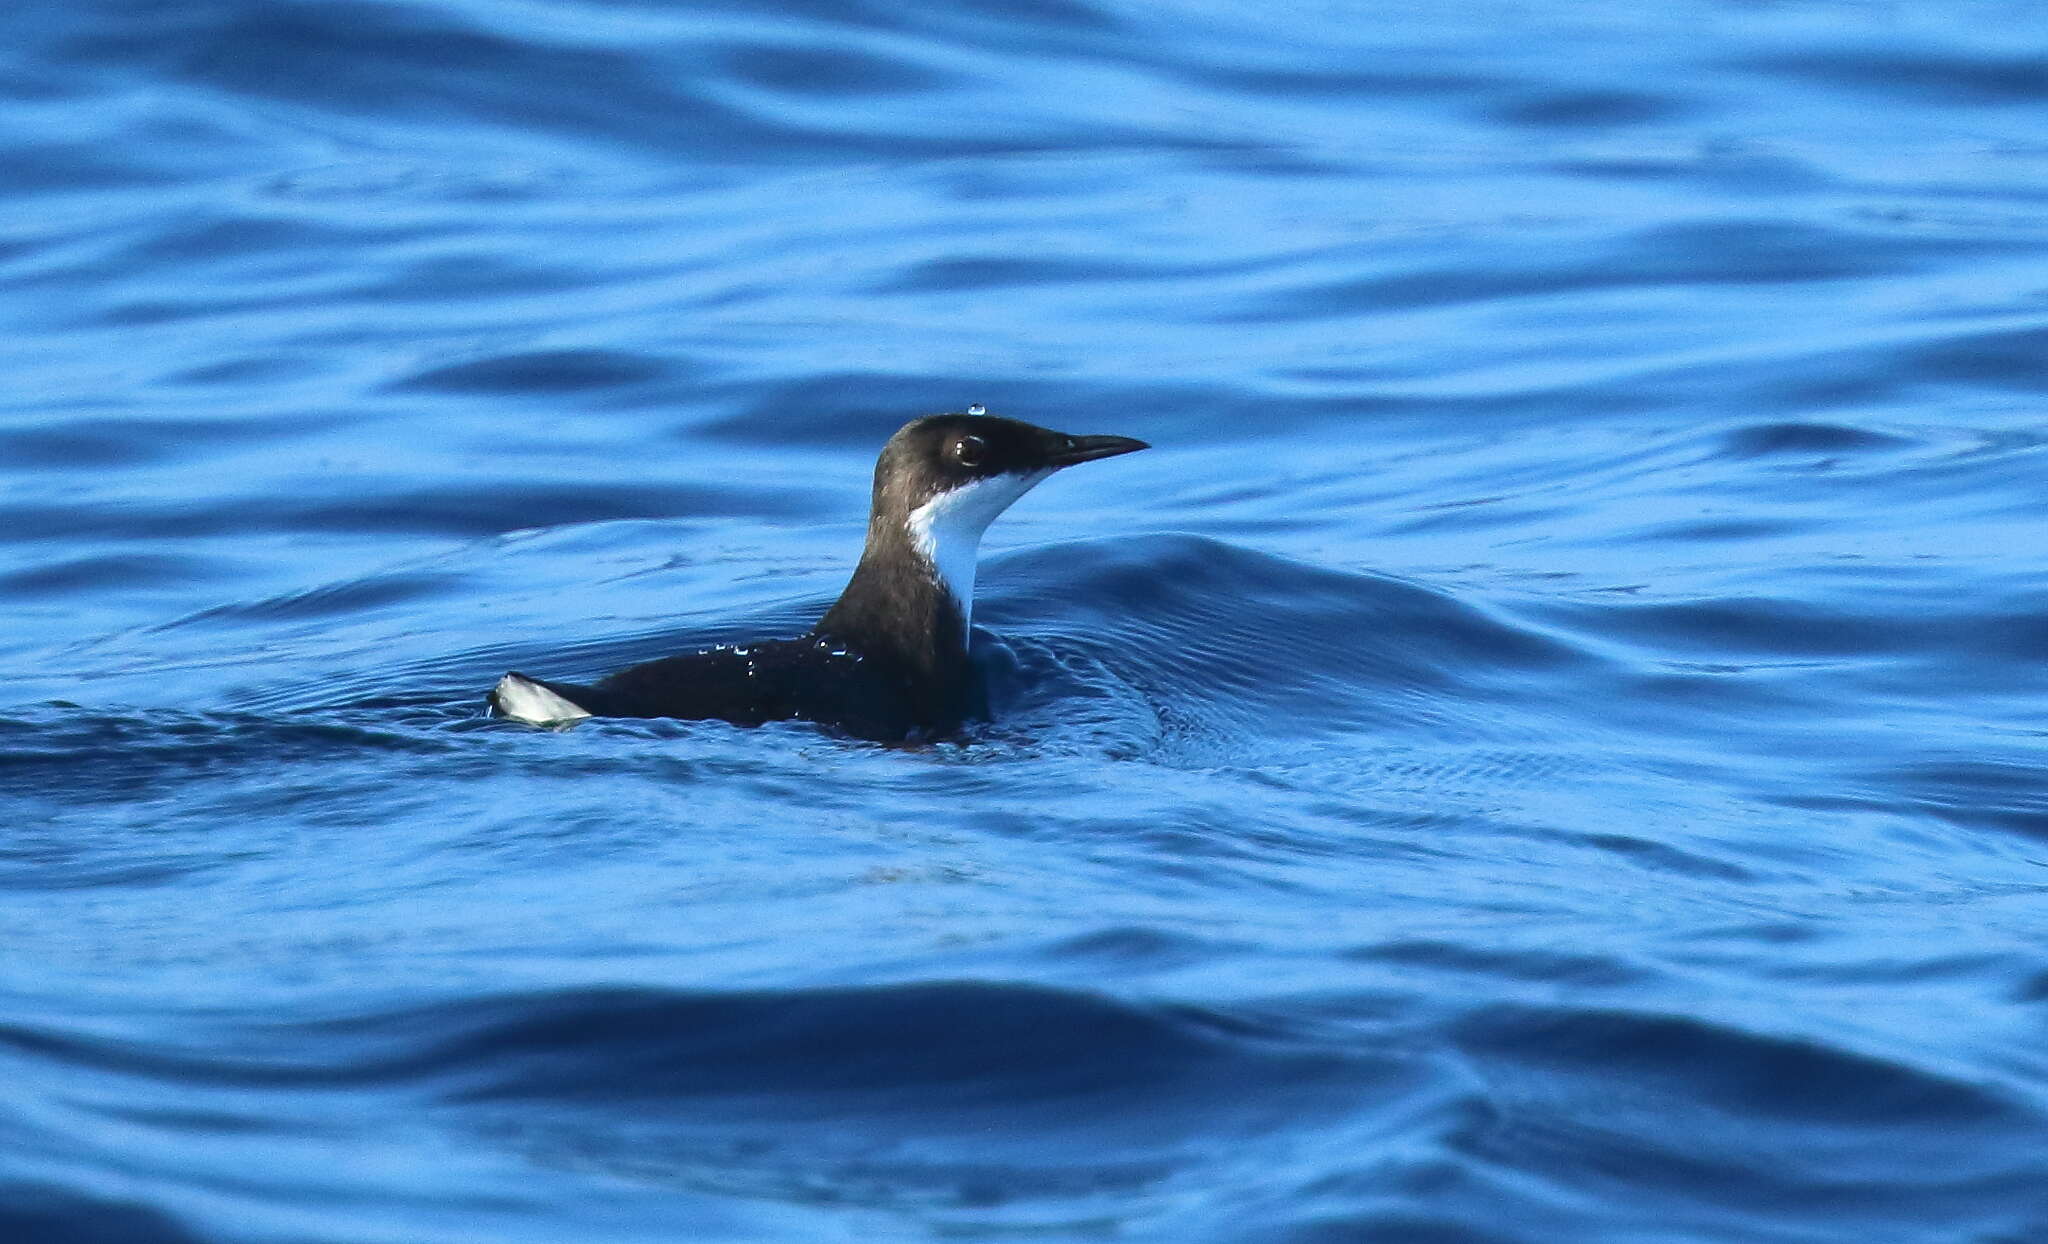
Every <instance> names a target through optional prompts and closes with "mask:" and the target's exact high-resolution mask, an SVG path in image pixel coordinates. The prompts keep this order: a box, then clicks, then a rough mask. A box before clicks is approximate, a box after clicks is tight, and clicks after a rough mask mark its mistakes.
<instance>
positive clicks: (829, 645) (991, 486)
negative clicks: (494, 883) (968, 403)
mask: <svg viewBox="0 0 2048 1244" xmlns="http://www.w3.org/2000/svg"><path fill="white" fill-rule="evenodd" d="M1146 448H1149V446H1147V445H1146V444H1145V442H1143V441H1137V440H1132V439H1131V438H1130V437H1127V436H1067V435H1065V434H1063V433H1059V432H1052V431H1048V430H1047V429H1045V428H1040V427H1034V426H1032V425H1031V424H1028V423H1020V422H1018V421H1017V420H1015V419H1004V418H1000V417H998V416H995V415H991V414H988V413H986V412H985V411H984V410H983V409H982V408H981V407H979V406H972V407H969V408H968V410H967V413H965V414H943V415H929V416H926V417H925V418H922V419H914V420H912V421H911V422H909V423H906V424H904V425H903V427H902V428H901V429H899V430H898V431H897V433H896V435H894V436H892V437H890V438H889V443H888V444H886V445H884V446H883V447H882V455H881V457H880V458H879V459H877V460H876V462H875V493H874V507H873V509H872V510H871V511H870V512H869V515H868V537H867V547H866V548H865V549H864V550H862V552H861V557H860V565H859V566H858V567H857V568H856V569H855V570H854V572H853V579H852V581H851V582H849V583H848V584H847V585H846V590H845V591H844V592H842V593H840V596H839V600H838V602H837V603H836V604H834V605H833V606H832V607H831V608H830V609H828V610H826V611H825V616H824V617H822V618H820V619H818V624H817V625H816V626H815V627H813V628H812V629H811V630H810V632H809V633H808V634H805V635H802V636H799V637H798V638H796V639H777V640H768V641H764V642H761V643H754V644H737V645H731V646H727V647H720V648H711V649H708V650H706V651H703V652H693V653H689V654H687V655H685V656H677V657H667V658H664V659H662V660H659V661H650V662H648V663H647V664H645V665H635V666H633V667H631V668H630V669H624V670H620V671H619V672H618V673H616V674H613V675H611V676H610V677H608V678H606V679H604V680H603V681H601V682H598V683H594V684H592V685H590V686H577V685H574V684H570V683H561V682H551V681H548V680H546V679H541V678H532V677H529V676H527V675H525V674H519V673H512V674H507V675H505V677H504V678H502V679H500V680H499V682H498V685H497V686H496V687H495V688H493V689H492V691H491V695H490V702H491V707H492V708H493V709H494V710H496V711H497V712H498V713H499V714H500V715H502V716H505V717H510V718H514V719H516V720H519V721H524V722H530V723H533V724H535V725H559V724H562V723H566V722H573V721H579V720H581V719H583V718H585V717H682V718H695V719H713V718H715V719H719V720H723V721H730V722H734V723H737V724H739V725H747V726H753V725H760V724H761V723H762V722H768V721H785V720H790V719H801V720H805V721H815V722H819V723H821V724H823V725H827V726H831V727H835V728H837V729H839V730H842V731H844V732H846V733H847V734H850V735H854V736H856V737H859V738H865V739H877V740H883V741H896V740H902V739H913V738H936V737H941V736H943V735H946V734H948V733H951V732H952V731H954V730H956V729H958V728H959V726H960V725H961V724H962V723H963V722H964V721H966V720H967V719H968V718H970V717H971V716H973V715H974V713H975V711H976V707H977V704H978V701H979V699H980V696H979V693H978V689H977V686H976V683H975V677H974V668H973V666H972V665H971V664H969V662H968V659H967V637H968V624H969V622H970V621H971V619H972V618H973V611H974V567H975V558H976V554H977V553H978V552H979V550H980V547H981V534H982V532H984V531H986V530H987V529H988V525H989V524H990V523H991V522H993V521H994V520H995V518H996V516H997V515H999V514H1001V513H1002V512H1003V511H1004V510H1006V509H1008V508H1010V503H1011V502H1013V501H1015V500H1016V499H1017V498H1019V497H1021V496H1023V495H1024V494H1025V493H1027V492H1029V491H1031V489H1032V488H1033V487H1035V486H1036V485H1037V484H1039V483H1040V482H1042V481H1043V480H1044V479H1045V478H1046V477H1047V476H1049V475H1051V474H1052V473H1053V472H1054V471H1057V470H1059V469H1060V468H1062V467H1069V466H1073V465H1074V464H1076V463H1080V462H1093V461H1095V460H1096V459H1098V458H1113V457H1115V456H1116V455H1118V454H1127V453H1131V452H1133V451H1134V450H1139V449H1146Z"/></svg>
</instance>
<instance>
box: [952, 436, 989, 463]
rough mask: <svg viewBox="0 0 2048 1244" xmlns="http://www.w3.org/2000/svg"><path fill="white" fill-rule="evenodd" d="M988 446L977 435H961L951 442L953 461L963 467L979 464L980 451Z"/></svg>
mask: <svg viewBox="0 0 2048 1244" xmlns="http://www.w3.org/2000/svg"><path fill="white" fill-rule="evenodd" d="M987 448H988V446H987V445H986V444H984V443H983V442H982V439H981V438H980V437H978V436H963V437H961V438H960V439H959V440H957V441H954V442H953V461H955V462H957V463H959V464H960V465H961V466H964V467H978V466H980V465H981V455H982V451H983V450H985V449H987Z"/></svg>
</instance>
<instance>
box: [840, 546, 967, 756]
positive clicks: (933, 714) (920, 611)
mask: <svg viewBox="0 0 2048 1244" xmlns="http://www.w3.org/2000/svg"><path fill="white" fill-rule="evenodd" d="M817 634H819V635H821V636H826V637H829V638H831V639H834V640H838V641H840V642H843V643H846V644H849V645H851V646H852V647H853V648H854V650H856V651H857V652H859V653H860V654H861V655H862V656H864V657H867V658H868V659H870V660H879V661H885V662H888V663H889V664H891V665H893V666H895V667H897V668H898V669H899V670H900V671H901V673H902V675H903V677H904V678H905V680H906V681H907V682H908V683H909V687H910V694H911V699H912V701H913V703H915V704H916V705H917V706H918V709H919V711H920V712H921V713H923V714H925V715H926V716H927V717H928V719H929V720H930V721H931V722H933V723H934V724H937V723H940V722H949V723H950V722H956V721H958V720H959V719H960V718H961V717H962V716H963V715H965V714H966V713H967V712H968V711H969V706H971V705H972V704H973V703H974V696H973V668H972V666H971V665H970V664H969V662H968V660H967V627H966V625H965V624H964V623H963V621H962V620H961V616H960V607H959V606H958V605H957V604H955V603H954V601H953V598H952V596H951V595H950V594H949V593H948V592H947V591H946V589H945V587H944V586H942V585H941V584H940V583H939V580H938V575H937V574H936V572H934V571H933V569H932V566H931V563H930V562H928V561H926V560H925V558H924V557H923V555H921V554H920V553H918V552H917V550H916V549H915V548H914V547H913V546H912V545H911V543H910V537H909V534H908V533H907V531H906V530H905V527H904V524H903V523H902V522H901V521H900V520H891V519H889V518H885V517H884V516H882V515H877V516H876V517H875V518H874V519H873V520H872V521H870V522H869V524H868V542H867V547H866V549H864V550H863V551H862V553H861V558H860V565H859V566H858V567H856V568H855V570H854V572H853V579H852V580H851V581H850V582H848V583H847V585H846V590H845V591H844V592H842V593H840V596H839V600H838V602H837V603H835V604H834V605H833V606H832V608H830V609H828V610H826V612H825V616H824V617H823V618H820V619H819V620H818V626H817Z"/></svg>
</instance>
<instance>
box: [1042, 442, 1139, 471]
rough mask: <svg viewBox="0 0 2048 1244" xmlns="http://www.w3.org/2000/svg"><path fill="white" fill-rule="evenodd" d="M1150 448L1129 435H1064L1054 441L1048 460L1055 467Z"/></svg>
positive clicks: (1068, 465)
mask: <svg viewBox="0 0 2048 1244" xmlns="http://www.w3.org/2000/svg"><path fill="white" fill-rule="evenodd" d="M1150 448H1152V447H1151V446H1150V445H1147V444H1146V443H1145V442H1143V441H1137V440H1132V439H1131V438H1130V437H1128V436H1062V437H1060V438H1058V439H1057V440H1055V441H1054V442H1053V446H1052V452H1051V453H1050V454H1048V455H1047V460H1048V461H1050V462H1051V463H1052V465H1053V466H1055V467H1070V466H1073V465H1074V464H1075V463H1077V462H1093V461H1095V460H1096V459H1097V458H1114V457H1116V456H1117V455H1118V454H1133V453H1136V452H1138V451H1139V450H1141V449H1150Z"/></svg>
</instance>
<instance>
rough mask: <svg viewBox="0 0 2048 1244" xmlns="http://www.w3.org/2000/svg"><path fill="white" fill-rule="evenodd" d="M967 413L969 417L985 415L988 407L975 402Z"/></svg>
mask: <svg viewBox="0 0 2048 1244" xmlns="http://www.w3.org/2000/svg"><path fill="white" fill-rule="evenodd" d="M967 413H968V414H970V415H985V414H987V413H988V407H986V406H983V405H982V404H981V403H980V402H976V403H975V404H974V405H972V406H969V407H968V408H967Z"/></svg>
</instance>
